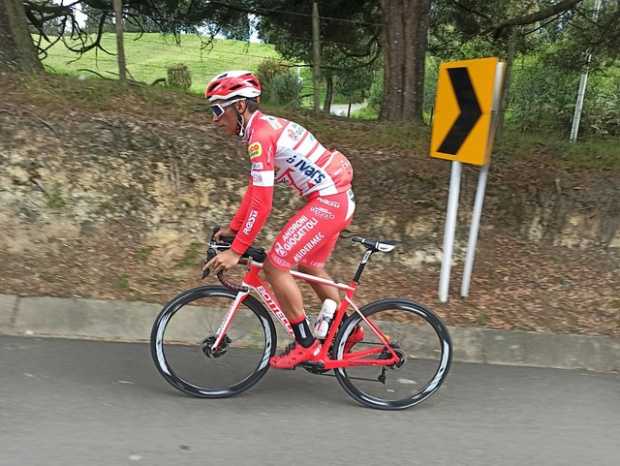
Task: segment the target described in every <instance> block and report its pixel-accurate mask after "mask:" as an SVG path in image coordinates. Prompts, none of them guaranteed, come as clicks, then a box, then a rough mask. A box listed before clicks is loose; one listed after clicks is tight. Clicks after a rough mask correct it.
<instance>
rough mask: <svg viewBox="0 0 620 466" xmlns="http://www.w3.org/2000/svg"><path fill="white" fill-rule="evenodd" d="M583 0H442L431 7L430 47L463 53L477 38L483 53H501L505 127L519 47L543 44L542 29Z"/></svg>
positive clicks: (571, 12)
mask: <svg viewBox="0 0 620 466" xmlns="http://www.w3.org/2000/svg"><path fill="white" fill-rule="evenodd" d="M582 1H583V0H560V1H557V2H556V1H552V0H543V1H535V0H494V1H491V2H490V1H486V0H444V1H441V2H437V4H436V5H434V8H433V10H432V12H431V16H432V19H433V21H432V24H433V27H432V31H433V33H432V36H433V38H432V40H431V50H432V51H433V52H434V53H436V54H437V55H439V56H443V57H445V58H464V56H463V55H465V54H469V56H467V58H471V52H472V50H471V47H466V45H467V44H469V45H472V44H474V48H476V49H477V50H478V52H479V53H480V55H499V56H500V57H502V58H503V59H504V61H505V62H506V71H505V85H504V89H503V94H502V98H501V110H500V123H499V128H501V126H502V123H503V117H504V110H505V108H506V103H507V101H508V95H509V89H510V83H511V79H512V64H513V62H514V59H515V57H516V56H517V54H519V53H525V52H527V51H529V50H532V49H534V48H535V47H537V46H538V47H539V46H540V43H541V35H542V34H544V33H547V32H549V30H550V29H551V28H552V27H553V24H554V23H557V22H562V21H565V22H569V21H570V19H571V18H572V16H573V15H574V12H575V11H576V9H577V7H578V5H579V4H580V3H582Z"/></svg>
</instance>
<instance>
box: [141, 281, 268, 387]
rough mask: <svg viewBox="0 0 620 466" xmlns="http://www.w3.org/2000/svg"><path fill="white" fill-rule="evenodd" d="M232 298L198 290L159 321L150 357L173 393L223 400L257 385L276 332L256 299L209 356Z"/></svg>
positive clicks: (220, 291)
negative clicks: (174, 389) (178, 391)
mask: <svg viewBox="0 0 620 466" xmlns="http://www.w3.org/2000/svg"><path fill="white" fill-rule="evenodd" d="M235 297H236V293H234V292H232V291H230V290H228V289H227V288H224V287H219V286H202V287H198V288H194V289H192V290H189V291H186V292H185V293H182V294H180V295H179V296H177V297H176V298H174V299H173V300H172V301H170V302H169V303H168V304H166V306H164V308H163V310H162V311H161V313H160V314H159V315H158V316H157V319H156V320H155V323H154V324H153V330H152V332H151V355H152V356H153V361H154V362H155V366H156V367H157V369H158V370H159V373H160V374H161V375H162V376H163V377H164V379H166V380H167V381H168V382H169V383H170V384H171V385H172V386H173V387H175V388H177V389H179V390H181V391H183V392H185V393H188V394H190V395H193V396H197V397H203V398H225V397H229V396H233V395H237V394H239V393H241V392H243V391H245V390H247V389H249V388H250V387H252V386H253V385H254V384H256V382H258V381H259V380H260V379H261V377H263V375H265V373H266V372H267V370H268V369H269V358H270V357H271V356H273V355H274V354H275V351H276V331H275V327H274V325H273V321H272V320H271V318H270V317H269V314H268V312H267V310H266V309H265V308H264V306H263V305H261V304H260V303H259V302H258V301H257V300H256V299H255V298H254V297H252V296H247V297H246V298H245V299H244V300H243V301H242V302H241V304H240V305H239V308H238V309H237V311H236V314H235V316H234V318H233V320H232V322H231V325H230V327H229V329H228V331H227V332H226V336H225V338H224V340H223V342H222V344H221V345H220V347H219V348H218V349H217V350H216V351H215V352H214V351H212V350H211V347H212V346H213V343H214V342H215V338H216V335H217V332H218V328H219V327H220V325H221V324H222V322H223V321H224V318H225V316H226V313H227V312H228V310H229V309H230V306H231V304H232V302H233V301H234V299H235Z"/></svg>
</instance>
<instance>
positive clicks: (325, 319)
mask: <svg viewBox="0 0 620 466" xmlns="http://www.w3.org/2000/svg"><path fill="white" fill-rule="evenodd" d="M337 307H338V303H337V302H336V301H334V300H333V299H329V298H328V299H326V300H325V301H323V306H321V312H320V313H319V316H318V317H317V319H316V322H315V324H314V336H315V337H316V338H319V339H323V338H325V337H326V336H327V331H328V330H329V323H330V322H331V321H332V318H333V317H334V313H335V312H336V308H337Z"/></svg>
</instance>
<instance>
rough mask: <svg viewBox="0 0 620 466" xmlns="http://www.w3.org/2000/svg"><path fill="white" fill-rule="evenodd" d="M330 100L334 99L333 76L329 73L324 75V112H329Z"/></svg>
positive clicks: (330, 108)
mask: <svg viewBox="0 0 620 466" xmlns="http://www.w3.org/2000/svg"><path fill="white" fill-rule="evenodd" d="M332 100H334V77H333V76H332V75H331V73H330V74H326V75H325V100H324V101H323V111H324V112H325V113H329V112H331V110H332Z"/></svg>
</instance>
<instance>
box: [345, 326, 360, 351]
mask: <svg viewBox="0 0 620 466" xmlns="http://www.w3.org/2000/svg"><path fill="white" fill-rule="evenodd" d="M363 339H364V329H363V328H362V327H360V326H359V325H358V326H356V327H355V329H354V330H353V331H352V332H351V335H349V338H347V342H346V343H345V344H344V352H345V353H348V352H350V351H351V348H353V346H354V345H356V344H357V343H359V342H360V341H362V340H363Z"/></svg>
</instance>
